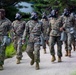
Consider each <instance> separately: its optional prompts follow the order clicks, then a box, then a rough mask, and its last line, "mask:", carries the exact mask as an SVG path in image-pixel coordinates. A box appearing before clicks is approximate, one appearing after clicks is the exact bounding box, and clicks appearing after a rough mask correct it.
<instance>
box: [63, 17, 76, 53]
mask: <svg viewBox="0 0 76 75" xmlns="http://www.w3.org/2000/svg"><path fill="white" fill-rule="evenodd" d="M62 22H63V28H64V29H65V32H66V36H67V39H66V41H65V50H66V52H68V51H69V52H70V51H71V50H72V46H71V43H72V41H73V40H74V36H73V33H71V28H74V22H75V19H74V17H73V16H68V17H65V16H64V17H63V18H62Z"/></svg>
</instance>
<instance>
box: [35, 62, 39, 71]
mask: <svg viewBox="0 0 76 75" xmlns="http://www.w3.org/2000/svg"><path fill="white" fill-rule="evenodd" d="M35 69H36V70H39V69H40V67H39V62H36V66H35Z"/></svg>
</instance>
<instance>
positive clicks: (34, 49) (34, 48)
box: [26, 42, 40, 62]
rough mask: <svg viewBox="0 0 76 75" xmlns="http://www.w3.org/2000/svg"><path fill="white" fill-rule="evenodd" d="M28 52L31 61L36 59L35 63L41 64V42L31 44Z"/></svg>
mask: <svg viewBox="0 0 76 75" xmlns="http://www.w3.org/2000/svg"><path fill="white" fill-rule="evenodd" d="M26 52H27V54H28V56H29V57H30V58H31V59H33V58H34V61H35V62H40V42H29V43H28V44H27V48H26Z"/></svg>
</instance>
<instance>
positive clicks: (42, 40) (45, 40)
mask: <svg viewBox="0 0 76 75" xmlns="http://www.w3.org/2000/svg"><path fill="white" fill-rule="evenodd" d="M48 40H49V36H47V35H46V36H43V34H42V35H41V42H42V46H43V49H46V44H48Z"/></svg>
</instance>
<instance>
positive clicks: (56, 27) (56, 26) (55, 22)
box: [49, 17, 62, 36]
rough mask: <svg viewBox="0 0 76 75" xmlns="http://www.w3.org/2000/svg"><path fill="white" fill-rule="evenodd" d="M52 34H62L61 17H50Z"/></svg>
mask: <svg viewBox="0 0 76 75" xmlns="http://www.w3.org/2000/svg"><path fill="white" fill-rule="evenodd" d="M49 23H50V35H51V36H60V34H61V31H60V27H62V24H61V19H60V18H52V17H51V18H50V20H49Z"/></svg>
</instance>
